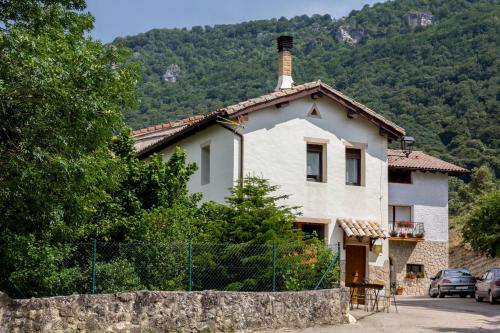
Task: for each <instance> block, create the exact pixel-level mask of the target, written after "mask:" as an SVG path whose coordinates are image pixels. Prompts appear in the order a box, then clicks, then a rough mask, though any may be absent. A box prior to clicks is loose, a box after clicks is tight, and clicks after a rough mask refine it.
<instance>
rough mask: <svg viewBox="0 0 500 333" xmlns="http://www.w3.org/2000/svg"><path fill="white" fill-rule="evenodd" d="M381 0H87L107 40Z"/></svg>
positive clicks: (338, 12) (337, 12)
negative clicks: (152, 30)
mask: <svg viewBox="0 0 500 333" xmlns="http://www.w3.org/2000/svg"><path fill="white" fill-rule="evenodd" d="M383 1H384V0H87V5H88V10H89V11H90V13H91V14H92V15H94V17H95V19H96V22H95V27H94V31H93V33H92V35H93V37H94V38H95V39H100V40H101V41H103V42H105V43H107V42H111V41H112V40H113V39H115V38H116V37H119V36H127V35H136V34H138V33H141V32H146V31H149V30H151V29H155V28H184V27H187V28H190V27H192V26H196V25H201V26H204V25H214V24H231V23H239V22H244V21H251V20H259V19H269V18H279V17H282V16H284V17H287V18H290V17H293V16H296V15H303V14H307V15H312V14H330V15H331V16H332V17H334V18H340V17H342V16H345V15H347V14H349V12H350V11H351V10H353V9H361V8H362V7H363V6H364V5H365V4H373V3H376V2H383Z"/></svg>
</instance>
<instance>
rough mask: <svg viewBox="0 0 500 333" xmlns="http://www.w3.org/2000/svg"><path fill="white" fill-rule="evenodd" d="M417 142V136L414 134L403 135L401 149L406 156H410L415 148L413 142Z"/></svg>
mask: <svg viewBox="0 0 500 333" xmlns="http://www.w3.org/2000/svg"><path fill="white" fill-rule="evenodd" d="M414 143H415V138H414V137H412V136H406V135H405V136H403V137H402V138H401V150H402V151H403V153H405V155H406V157H408V156H410V154H411V152H412V150H413V144H414Z"/></svg>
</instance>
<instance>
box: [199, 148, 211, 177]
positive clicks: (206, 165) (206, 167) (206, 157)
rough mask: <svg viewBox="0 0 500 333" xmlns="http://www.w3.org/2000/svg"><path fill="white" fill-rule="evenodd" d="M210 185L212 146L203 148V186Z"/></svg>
mask: <svg viewBox="0 0 500 333" xmlns="http://www.w3.org/2000/svg"><path fill="white" fill-rule="evenodd" d="M208 183H210V145H206V146H203V147H201V185H205V184H208Z"/></svg>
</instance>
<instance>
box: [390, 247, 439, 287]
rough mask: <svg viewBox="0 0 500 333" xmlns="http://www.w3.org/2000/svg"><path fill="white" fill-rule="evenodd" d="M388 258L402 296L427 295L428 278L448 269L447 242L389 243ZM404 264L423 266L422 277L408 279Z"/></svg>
mask: <svg viewBox="0 0 500 333" xmlns="http://www.w3.org/2000/svg"><path fill="white" fill-rule="evenodd" d="M389 257H390V258H391V259H392V265H393V270H394V271H393V273H394V274H395V277H396V283H397V286H399V287H403V288H404V292H403V295H411V296H418V295H427V293H428V290H429V284H430V278H431V277H433V276H435V275H436V273H437V272H438V271H440V270H441V269H445V268H448V242H435V241H423V242H406V241H389ZM406 264H420V265H424V277H423V278H416V279H408V278H407V277H406Z"/></svg>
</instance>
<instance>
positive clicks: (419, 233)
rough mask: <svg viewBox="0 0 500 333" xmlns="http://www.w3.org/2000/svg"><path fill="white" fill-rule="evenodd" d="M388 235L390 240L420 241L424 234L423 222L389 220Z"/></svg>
mask: <svg viewBox="0 0 500 333" xmlns="http://www.w3.org/2000/svg"><path fill="white" fill-rule="evenodd" d="M389 236H390V239H391V240H401V241H410V242H421V241H423V240H424V236H425V229H424V224H423V223H422V222H411V221H399V222H389Z"/></svg>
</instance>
